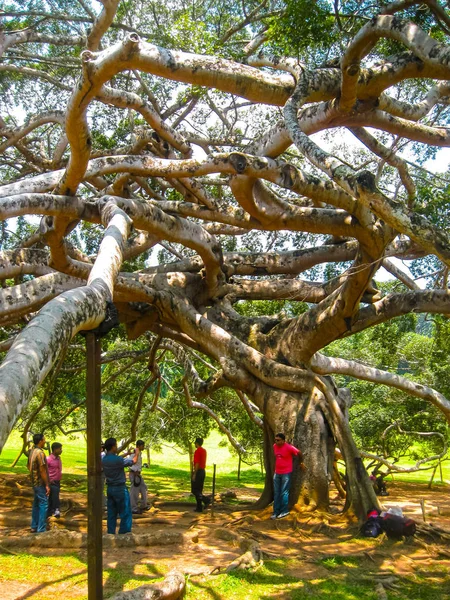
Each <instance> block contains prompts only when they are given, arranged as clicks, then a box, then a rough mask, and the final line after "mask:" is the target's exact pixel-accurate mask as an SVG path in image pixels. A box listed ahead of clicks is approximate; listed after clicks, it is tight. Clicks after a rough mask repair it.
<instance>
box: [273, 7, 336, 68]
mask: <svg viewBox="0 0 450 600" xmlns="http://www.w3.org/2000/svg"><path fill="white" fill-rule="evenodd" d="M284 4H285V9H284V11H283V13H282V14H281V15H277V16H276V17H273V18H272V19H271V22H270V27H269V39H270V41H271V43H272V45H273V46H274V49H275V51H278V52H280V53H281V54H285V55H287V56H298V57H299V58H300V57H302V58H303V57H304V56H305V55H306V54H309V55H310V56H311V51H312V52H313V53H318V54H319V56H323V52H324V51H325V50H326V49H328V48H329V47H330V45H332V44H333V43H334V42H335V41H336V31H335V30H334V19H333V17H332V16H331V15H330V9H331V4H330V2H327V0H315V1H313V2H310V1H308V0H285V2H284Z"/></svg>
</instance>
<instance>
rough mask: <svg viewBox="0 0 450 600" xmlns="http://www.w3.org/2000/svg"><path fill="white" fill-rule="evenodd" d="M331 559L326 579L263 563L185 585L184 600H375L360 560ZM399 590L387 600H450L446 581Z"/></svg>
mask: <svg viewBox="0 0 450 600" xmlns="http://www.w3.org/2000/svg"><path fill="white" fill-rule="evenodd" d="M331 559H334V564H335V565H336V567H333V568H332V569H331V570H330V575H329V577H318V578H317V579H310V580H301V579H298V578H296V577H292V576H290V575H289V574H287V573H286V567H287V563H288V562H292V561H285V560H270V561H266V562H265V563H264V566H263V567H262V568H261V569H259V570H258V571H256V572H255V573H251V572H248V571H235V572H233V573H230V574H228V575H225V574H223V575H219V576H217V577H209V578H203V579H200V578H193V579H191V580H190V581H189V582H188V586H187V594H186V600H225V599H226V600H243V599H245V600H259V599H262V598H264V599H267V600H278V599H283V600H310V599H311V598H320V599H322V600H378V598H379V597H378V595H377V593H376V592H375V583H374V582H373V581H371V580H370V578H368V580H365V579H363V577H365V576H366V574H367V572H368V567H367V564H365V563H364V561H363V560H362V559H360V558H359V557H346V558H345V559H343V558H342V557H340V556H335V557H329V558H328V559H326V560H328V561H330V560H331ZM347 563H348V564H347ZM322 564H325V562H322ZM329 564H331V563H329ZM349 567H350V568H349ZM442 574H443V571H442V572H441V575H442ZM398 586H399V587H398V589H396V590H392V591H391V590H389V591H388V598H389V600H411V599H414V600H416V599H417V600H418V599H420V600H449V598H450V595H448V594H449V592H450V590H449V589H448V583H447V582H446V579H445V578H442V579H441V582H440V583H439V582H433V583H430V582H429V581H428V582H422V581H420V579H419V580H418V579H417V578H416V577H414V576H411V577H408V578H401V579H400V580H399V584H398ZM446 586H447V587H446Z"/></svg>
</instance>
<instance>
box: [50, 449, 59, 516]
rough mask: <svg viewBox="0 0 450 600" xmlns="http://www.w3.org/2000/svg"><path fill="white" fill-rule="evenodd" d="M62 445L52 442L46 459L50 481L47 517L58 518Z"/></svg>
mask: <svg viewBox="0 0 450 600" xmlns="http://www.w3.org/2000/svg"><path fill="white" fill-rule="evenodd" d="M61 454H62V444H60V443H59V442H53V444H52V453H51V454H50V455H49V457H48V458H47V465H48V478H49V481H50V496H49V497H48V512H47V517H60V516H61V512H60V504H59V492H60V488H61V477H62V462H61Z"/></svg>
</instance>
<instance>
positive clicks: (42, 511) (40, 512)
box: [31, 485, 48, 533]
mask: <svg viewBox="0 0 450 600" xmlns="http://www.w3.org/2000/svg"><path fill="white" fill-rule="evenodd" d="M33 491H34V500H33V508H32V509H31V529H36V531H37V532H38V533H42V532H43V531H46V530H47V509H48V498H47V493H46V490H45V485H38V486H36V487H34V488H33Z"/></svg>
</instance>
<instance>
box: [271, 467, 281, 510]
mask: <svg viewBox="0 0 450 600" xmlns="http://www.w3.org/2000/svg"><path fill="white" fill-rule="evenodd" d="M281 477H282V476H281V475H277V474H276V473H275V474H274V476H273V514H274V515H275V516H277V515H279V514H280V512H281Z"/></svg>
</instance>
